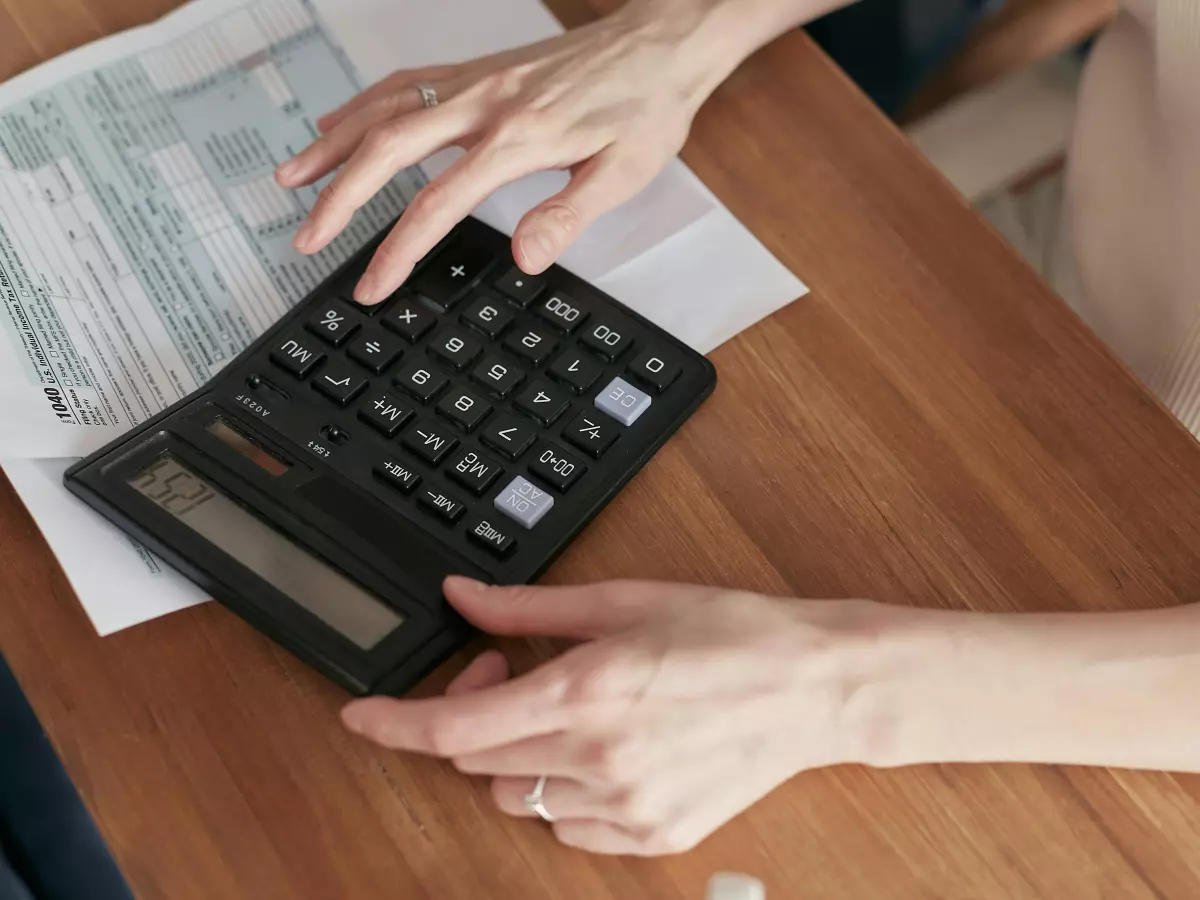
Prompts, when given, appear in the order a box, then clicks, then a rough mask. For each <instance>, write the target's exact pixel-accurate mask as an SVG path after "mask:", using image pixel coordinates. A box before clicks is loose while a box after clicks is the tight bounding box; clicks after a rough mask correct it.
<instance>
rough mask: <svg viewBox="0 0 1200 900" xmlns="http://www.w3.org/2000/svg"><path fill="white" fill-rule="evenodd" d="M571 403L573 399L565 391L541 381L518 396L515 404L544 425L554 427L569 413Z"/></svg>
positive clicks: (534, 383)
mask: <svg viewBox="0 0 1200 900" xmlns="http://www.w3.org/2000/svg"><path fill="white" fill-rule="evenodd" d="M570 401H571V397H570V395H569V394H568V393H567V392H566V391H565V390H563V389H562V388H560V387H555V386H554V385H552V384H548V383H546V382H545V381H540V380H539V381H535V382H533V384H531V385H529V387H527V388H525V390H523V391H521V393H519V394H517V398H516V400H514V401H513V403H514V404H515V405H516V407H517V409H519V410H521V411H522V412H527V413H529V414H530V415H531V416H533V417H534V418H536V419H537V420H538V421H540V422H541V423H542V424H544V425H552V424H554V420H555V419H557V418H558V417H559V416H561V415H562V414H563V413H564V412H566V411H567V405H568V404H569V403H570Z"/></svg>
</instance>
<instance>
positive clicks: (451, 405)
mask: <svg viewBox="0 0 1200 900" xmlns="http://www.w3.org/2000/svg"><path fill="white" fill-rule="evenodd" d="M437 411H438V412H439V413H441V414H442V415H443V416H445V417H446V418H447V419H449V420H450V421H451V422H453V423H454V424H455V425H457V426H458V427H459V428H462V429H463V430H465V431H474V430H475V428H476V427H477V426H478V425H479V423H480V422H482V421H483V420H484V417H485V416H487V414H488V413H490V412H491V411H492V404H490V403H488V402H487V401H486V400H484V399H483V398H482V397H476V396H475V395H474V394H472V393H471V392H470V391H468V390H464V389H463V388H454V389H453V390H450V391H447V392H446V396H445V397H443V398H442V399H441V400H439V401H438V405H437Z"/></svg>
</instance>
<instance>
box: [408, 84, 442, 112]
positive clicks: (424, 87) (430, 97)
mask: <svg viewBox="0 0 1200 900" xmlns="http://www.w3.org/2000/svg"><path fill="white" fill-rule="evenodd" d="M413 86H414V87H415V88H416V89H417V93H419V94H420V95H421V103H422V104H424V106H425V108H426V109H429V108H430V107H431V106H437V104H438V95H437V88H435V87H434V86H433V85H432V84H427V83H426V82H424V81H419V82H417V83H416V84H415V85H413Z"/></svg>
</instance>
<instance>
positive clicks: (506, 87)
mask: <svg viewBox="0 0 1200 900" xmlns="http://www.w3.org/2000/svg"><path fill="white" fill-rule="evenodd" d="M528 75H529V68H528V67H527V66H522V65H514V66H502V67H500V68H499V69H494V70H492V71H491V72H488V73H487V74H486V75H483V76H482V77H481V78H480V79H479V81H478V82H477V89H478V92H479V93H480V94H481V95H482V97H481V99H483V100H485V101H489V102H498V101H502V100H509V99H511V98H513V97H515V96H517V94H519V93H520V91H521V89H522V88H523V87H524V86H525V80H526V78H527V77H528Z"/></svg>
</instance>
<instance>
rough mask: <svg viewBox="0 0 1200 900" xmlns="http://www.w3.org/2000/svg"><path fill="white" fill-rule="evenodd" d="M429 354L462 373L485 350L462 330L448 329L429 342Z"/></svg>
mask: <svg viewBox="0 0 1200 900" xmlns="http://www.w3.org/2000/svg"><path fill="white" fill-rule="evenodd" d="M428 349H429V352H430V353H432V354H433V355H434V356H436V357H437V358H438V359H440V360H442V362H444V363H446V364H447V365H448V366H450V367H451V368H453V369H454V371H456V372H461V371H462V370H463V369H465V368H466V367H467V366H469V365H470V364H471V363H472V362H473V361H474V359H475V357H477V356H478V355H479V352H480V351H481V350H482V349H483V345H482V344H480V343H479V341H477V340H475V338H473V337H471V335H469V334H467V332H465V331H463V330H462V329H461V328H447V329H446V330H445V331H443V332H442V333H441V334H439V335H438V336H437V337H435V338H434V339H433V340H432V341H430V342H429V348H428Z"/></svg>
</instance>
